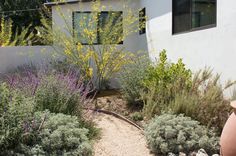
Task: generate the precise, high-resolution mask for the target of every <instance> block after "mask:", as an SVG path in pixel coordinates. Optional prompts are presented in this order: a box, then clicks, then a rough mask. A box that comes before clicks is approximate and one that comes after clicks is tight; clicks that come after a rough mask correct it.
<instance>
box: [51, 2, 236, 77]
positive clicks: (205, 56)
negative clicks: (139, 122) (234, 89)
mask: <svg viewBox="0 0 236 156" xmlns="http://www.w3.org/2000/svg"><path fill="white" fill-rule="evenodd" d="M126 1H127V0H102V5H105V6H111V7H112V10H113V11H119V12H123V13H125V11H126V10H123V3H124V2H126ZM90 3H91V2H90V0H82V2H79V0H70V1H69V0H68V1H67V2H57V3H55V2H51V3H46V5H47V6H50V7H52V17H53V21H54V24H55V25H60V26H63V25H65V22H64V21H63V20H62V19H61V17H60V15H59V13H58V7H59V8H60V11H61V12H63V13H64V14H66V15H68V18H67V22H69V23H70V24H71V25H73V18H74V17H75V16H73V15H75V14H76V12H77V13H81V12H89V11H91V8H90V5H91V4H90ZM81 5H83V7H81ZM129 5H130V7H131V8H136V9H137V14H139V12H138V11H139V10H141V9H142V11H144V12H145V14H146V16H147V18H148V20H147V22H146V30H143V31H142V32H140V34H139V33H137V34H134V35H132V36H130V37H129V38H128V39H127V40H125V41H124V42H123V45H124V46H125V47H126V48H127V49H129V50H132V51H136V50H147V51H148V52H149V55H150V57H151V58H152V59H154V58H155V57H157V56H158V53H159V52H160V51H161V50H162V49H166V50H167V54H168V56H169V58H170V59H171V60H172V61H176V60H177V59H178V58H183V60H184V63H186V65H187V66H188V67H190V68H191V69H192V70H193V71H195V70H198V69H200V68H203V67H205V66H210V67H212V68H214V71H216V72H218V73H221V74H222V77H223V80H226V79H236V67H235V64H234V59H235V58H236V20H235V19H236V1H235V0H130V2H129ZM144 8H145V9H144ZM101 11H109V10H102V8H101Z"/></svg>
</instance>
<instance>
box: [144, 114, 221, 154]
mask: <svg viewBox="0 0 236 156" xmlns="http://www.w3.org/2000/svg"><path fill="white" fill-rule="evenodd" d="M145 135H146V138H147V141H148V145H149V147H150V148H151V150H152V152H154V153H155V154H157V155H167V153H169V152H173V153H176V154H178V153H179V152H184V153H189V152H191V151H194V150H198V149H200V148H204V149H205V150H206V151H207V152H208V153H212V154H213V153H217V152H218V150H219V144H218V142H219V138H218V137H217V136H216V134H215V133H214V132H213V131H212V130H208V129H207V128H206V127H204V126H200V125H199V122H197V121H194V120H191V118H189V117H184V116H183V115H179V116H176V115H170V114H164V115H161V116H157V117H155V118H154V119H152V120H151V122H150V123H149V124H148V125H147V126H146V128H145Z"/></svg>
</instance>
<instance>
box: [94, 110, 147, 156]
mask: <svg viewBox="0 0 236 156" xmlns="http://www.w3.org/2000/svg"><path fill="white" fill-rule="evenodd" d="M94 118H95V119H94V121H95V123H96V124H97V126H98V127H99V128H101V133H102V134H101V139H100V140H98V141H97V142H96V143H95V145H94V150H95V156H152V154H150V152H149V149H148V148H147V145H146V141H145V138H144V136H143V135H142V134H141V132H140V130H139V129H137V128H136V127H133V126H132V125H130V124H128V123H126V122H125V121H123V120H120V119H117V118H115V117H113V116H109V115H105V114H99V113H97V114H96V115H95V116H94Z"/></svg>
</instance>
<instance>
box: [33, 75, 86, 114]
mask: <svg viewBox="0 0 236 156" xmlns="http://www.w3.org/2000/svg"><path fill="white" fill-rule="evenodd" d="M79 87H80V86H78V85H77V77H75V76H70V75H64V74H61V75H60V74H57V73H53V74H45V75H43V76H42V78H41V82H40V85H39V86H38V88H37V90H36V92H35V102H36V104H37V106H36V109H37V110H39V111H44V110H46V109H48V110H49V111H50V112H53V113H64V114H69V115H80V108H81V103H82V98H81V92H80V91H81V90H80V88H79ZM81 89H82V88H81Z"/></svg>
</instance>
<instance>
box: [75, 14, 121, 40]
mask: <svg viewBox="0 0 236 156" xmlns="http://www.w3.org/2000/svg"><path fill="white" fill-rule="evenodd" d="M73 29H74V35H76V36H75V37H76V38H78V40H79V42H81V43H82V44H120V43H122V40H123V17H122V12H120V11H110V12H96V13H95V12H74V13H73ZM86 30H88V31H86ZM87 32H90V33H87Z"/></svg>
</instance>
